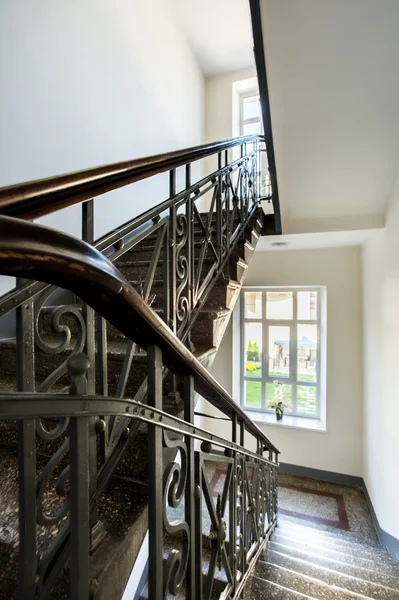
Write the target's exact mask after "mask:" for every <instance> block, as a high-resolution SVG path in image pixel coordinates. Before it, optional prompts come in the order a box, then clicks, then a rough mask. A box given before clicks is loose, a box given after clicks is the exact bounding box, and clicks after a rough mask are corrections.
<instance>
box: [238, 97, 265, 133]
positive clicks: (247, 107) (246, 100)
mask: <svg viewBox="0 0 399 600" xmlns="http://www.w3.org/2000/svg"><path fill="white" fill-rule="evenodd" d="M262 132H263V130H262V120H261V111H260V101H259V94H243V95H242V96H240V134H241V135H252V134H254V133H262Z"/></svg>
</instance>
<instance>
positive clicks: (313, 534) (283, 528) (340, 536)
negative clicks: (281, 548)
mask: <svg viewBox="0 0 399 600" xmlns="http://www.w3.org/2000/svg"><path fill="white" fill-rule="evenodd" d="M278 531H279V533H282V534H283V535H290V536H291V535H294V534H295V535H296V536H297V537H300V538H301V539H305V538H306V537H308V539H309V540H310V539H311V540H312V541H313V540H323V541H327V542H328V541H330V542H332V543H337V544H341V543H342V544H351V543H352V542H355V543H356V544H359V545H360V546H365V547H368V548H379V549H381V545H380V544H379V543H378V539H377V536H376V541H375V542H373V541H371V540H365V539H362V538H359V537H357V536H356V535H353V534H351V533H349V532H347V531H340V530H339V529H335V530H334V531H332V530H331V529H321V528H320V526H319V525H314V526H313V525H312V524H309V525H300V524H299V523H298V522H297V521H295V520H291V519H290V518H289V517H283V516H282V515H280V516H279V524H278Z"/></svg>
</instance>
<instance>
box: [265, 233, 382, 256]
mask: <svg viewBox="0 0 399 600" xmlns="http://www.w3.org/2000/svg"><path fill="white" fill-rule="evenodd" d="M381 231H383V230H382V229H369V230H358V231H328V232H322V233H300V234H283V235H266V236H262V237H261V238H260V239H259V242H258V245H257V246H256V252H259V251H260V252H266V251H270V252H273V251H278V252H284V251H286V250H310V249H314V248H342V247H347V246H362V245H363V244H364V243H365V242H366V241H367V240H369V239H371V238H373V237H374V236H376V235H378V234H379V233H380V232H381Z"/></svg>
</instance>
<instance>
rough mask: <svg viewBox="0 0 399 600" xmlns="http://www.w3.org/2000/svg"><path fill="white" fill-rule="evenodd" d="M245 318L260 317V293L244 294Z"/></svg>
mask: <svg viewBox="0 0 399 600" xmlns="http://www.w3.org/2000/svg"><path fill="white" fill-rule="evenodd" d="M245 316H246V317H247V318H252V319H260V318H261V317H262V292H245Z"/></svg>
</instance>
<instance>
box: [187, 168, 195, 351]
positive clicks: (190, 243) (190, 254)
mask: <svg viewBox="0 0 399 600" xmlns="http://www.w3.org/2000/svg"><path fill="white" fill-rule="evenodd" d="M190 186H191V164H188V165H186V188H187V189H188V188H189V187H190ZM186 219H187V228H188V231H187V249H186V251H187V265H188V277H187V299H188V310H189V313H191V311H192V310H193V309H194V274H195V239H194V207H193V199H192V196H191V194H189V196H188V198H187V202H186ZM187 345H188V347H189V348H190V350H191V352H195V347H194V344H193V343H192V341H191V329H189V331H188V336H187Z"/></svg>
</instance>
